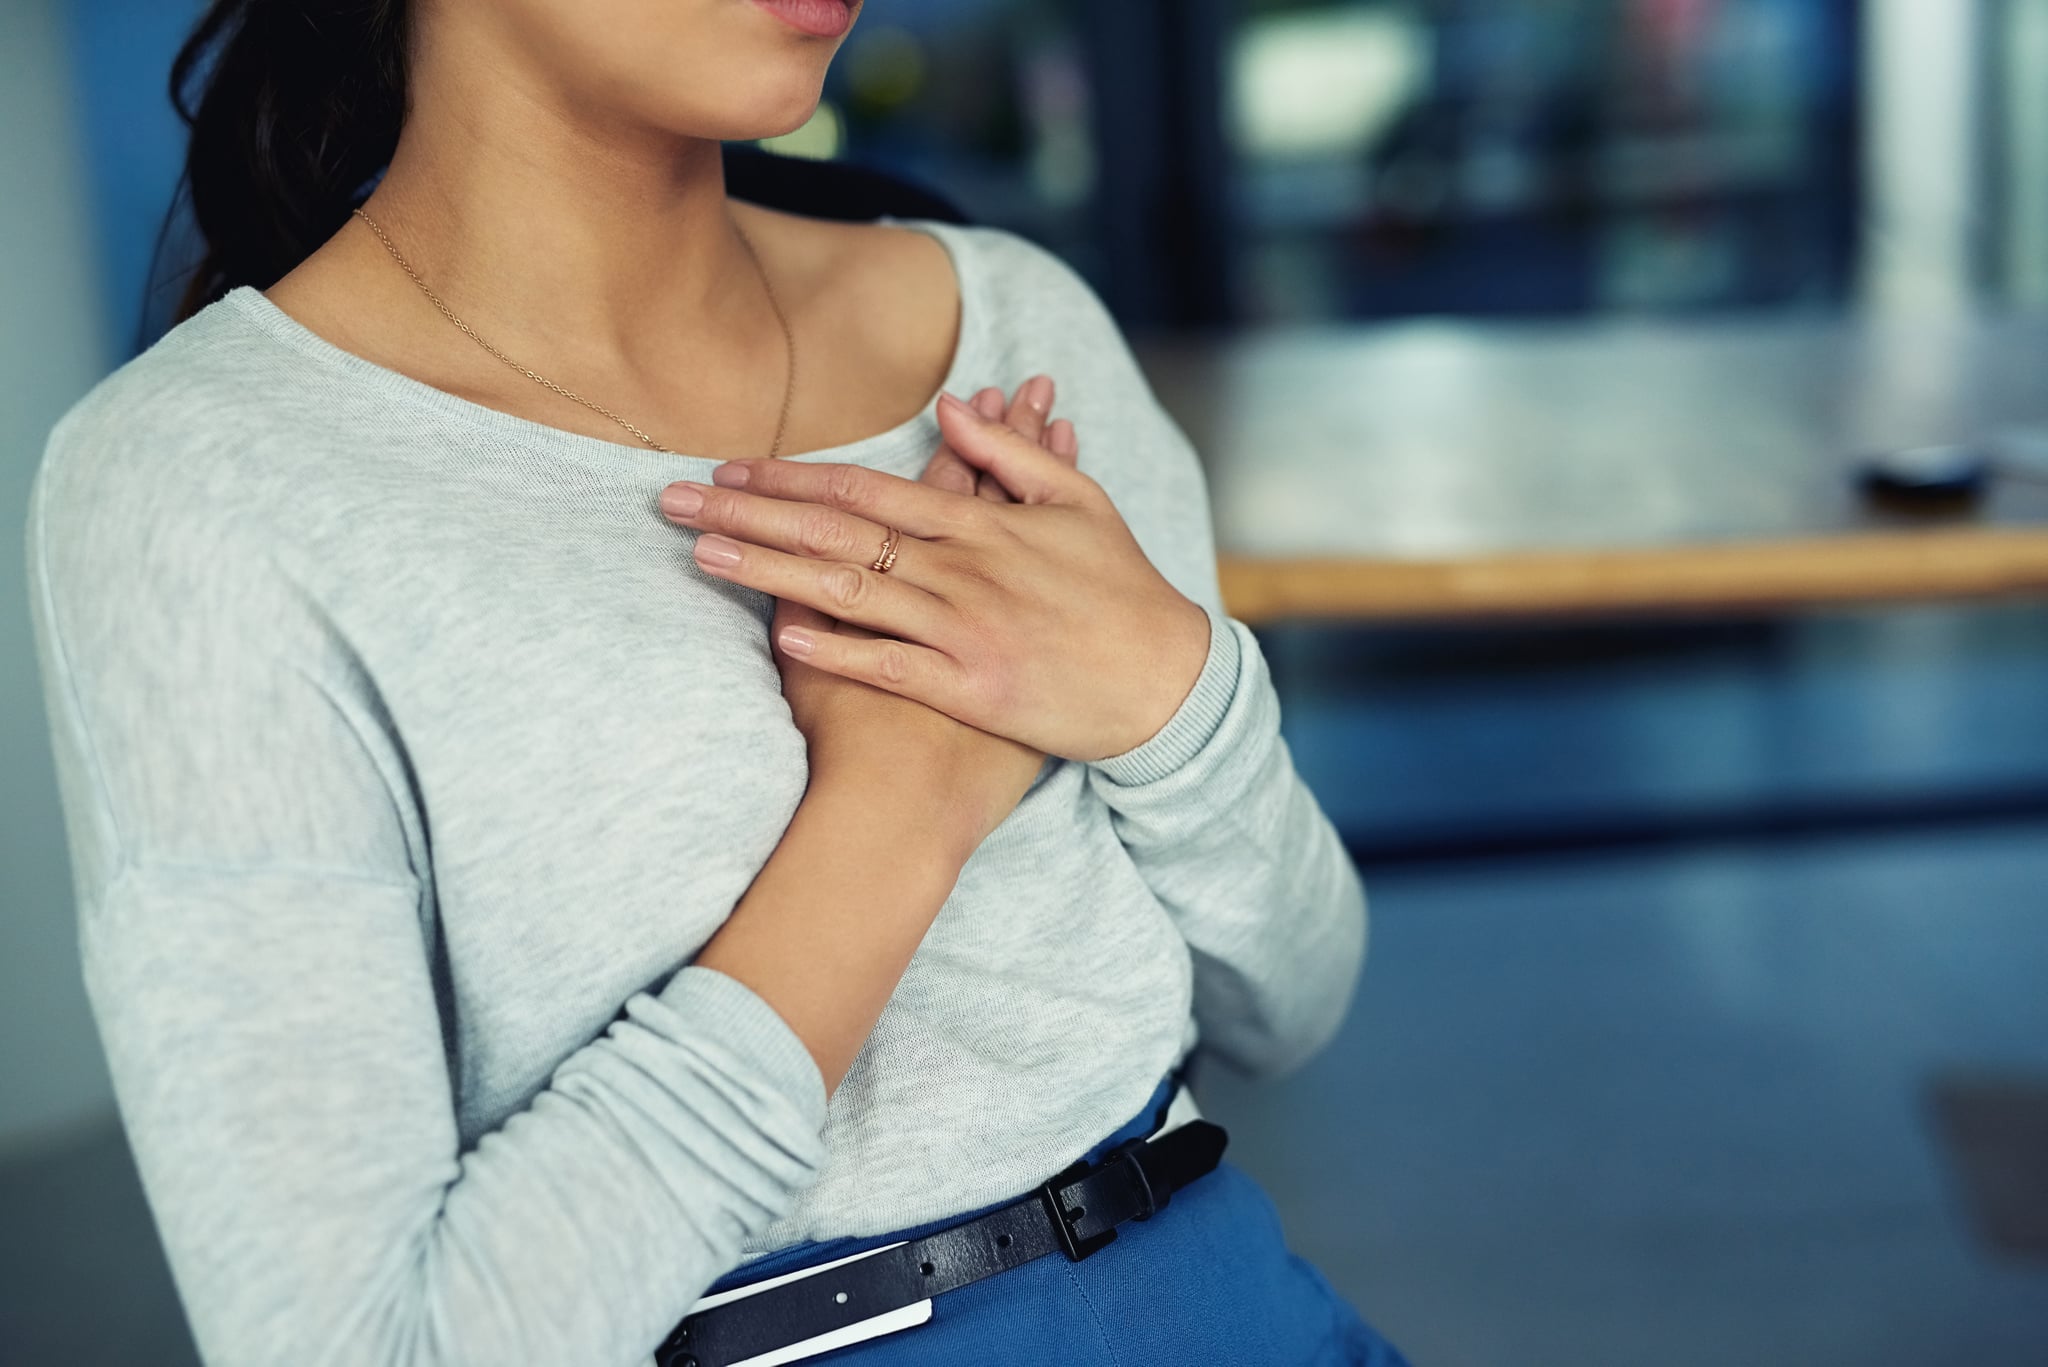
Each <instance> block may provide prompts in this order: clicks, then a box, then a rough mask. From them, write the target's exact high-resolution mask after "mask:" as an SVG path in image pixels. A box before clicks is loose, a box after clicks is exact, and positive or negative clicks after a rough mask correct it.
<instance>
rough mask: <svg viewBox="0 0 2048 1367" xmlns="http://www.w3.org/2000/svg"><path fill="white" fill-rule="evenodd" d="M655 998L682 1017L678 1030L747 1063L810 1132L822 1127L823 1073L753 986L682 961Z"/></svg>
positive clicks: (823, 1119) (763, 1085)
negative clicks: (714, 1042)
mask: <svg viewBox="0 0 2048 1367" xmlns="http://www.w3.org/2000/svg"><path fill="white" fill-rule="evenodd" d="M657 1000H659V1001H660V1002H661V1003H662V1004H663V1005H664V1006H667V1007H670V1008H672V1009H673V1010H675V1011H676V1012H677V1013H678V1014H679V1015H680V1016H681V1017H682V1018H683V1023H679V1028H680V1029H682V1030H684V1031H688V1032H690V1033H691V1034H694V1035H695V1036H696V1037H698V1038H709V1039H716V1040H717V1041H718V1043H719V1044H721V1045H723V1046H724V1047H725V1048H726V1049H728V1050H730V1051H731V1052H732V1053H733V1054H734V1055H736V1056H737V1057H739V1058H741V1059H744V1060H746V1061H747V1063H749V1064H751V1065H752V1066H753V1068H754V1069H756V1070H757V1071H756V1072H755V1073H754V1080H755V1081H756V1082H757V1083H758V1085H759V1087H760V1088H761V1089H762V1090H764V1091H766V1092H768V1093H770V1094H772V1095H775V1096H780V1097H784V1098H787V1099H788V1100H789V1101H790V1102H791V1103H792V1104H793V1105H795V1106H796V1108H797V1110H798V1112H799V1114H800V1115H801V1116H802V1117H803V1123H806V1124H808V1125H810V1126H811V1127H812V1128H813V1129H814V1130H815V1129H817V1128H820V1127H822V1126H823V1125H824V1123H825V1102H826V1099H827V1098H826V1094H825V1075H824V1074H823V1073H821V1072H819V1071H818V1062H817V1060H816V1059H814V1058H812V1057H811V1051H810V1050H809V1049H808V1048H806V1047H805V1045H804V1042H803V1040H801V1039H799V1038H798V1037H797V1033H796V1031H794V1030H792V1029H790V1028H789V1022H788V1021H785V1020H784V1019H783V1018H782V1016H781V1014H780V1013H779V1012H777V1011H776V1009H775V1008H774V1007H772V1006H770V1005H769V1004H768V1003H767V1002H766V1001H765V1000H763V999H762V997H761V995H760V994H759V993H757V992H755V991H754V989H753V988H751V987H748V986H747V985H746V984H745V983H743V982H741V981H740V980H739V979H738V978H735V977H732V976H730V975H729V974H725V973H721V972H719V971H718V970H717V969H715V968H703V967H700V966H698V965H696V964H686V965H684V966H683V967H682V968H680V969H678V970H677V971H676V973H675V975H674V976H673V977H671V978H670V979H669V980H668V982H667V983H666V984H665V985H664V986H663V987H662V989H661V994H660V996H659V998H658V999H657ZM629 1009H630V1007H629ZM672 1028H677V1027H672ZM686 1037H687V1036H686Z"/></svg>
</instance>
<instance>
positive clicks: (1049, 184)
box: [0, 0, 2048, 1367]
mask: <svg viewBox="0 0 2048 1367" xmlns="http://www.w3.org/2000/svg"><path fill="white" fill-rule="evenodd" d="M194 13H195V9H194V6H193V5H192V4H190V3H173V2H168V0H8V3H7V4H5V5H4V6H0V111H4V126H5V128H6V129H7V131H8V132H9V134H10V136H9V137H7V138H6V139H4V141H0V184H5V185H6V186H7V187H8V189H7V192H6V194H5V195H4V197H0V262H4V264H5V269H4V270H0V495H4V497H0V524H4V526H5V528H6V529H7V532H8V535H10V536H14V537H17V538H18V537H19V534H20V530H21V510H22V507H23V500H24V497H25V494H26V492H27V488H28V483H29V479H30V476H31V475H32V473H33V470H34V466H35V462H36V460H37V458H38V457H39V455H40V453H41V448H42V441H43V438H44V435H45V434H46V433H47V431H48V429H49V427H50V425H51V423H53V422H54V421H55V420H56V418H57V417H58V415H59V414H61V413H62V412H63V411H64V409H65V408H66V407H68V406H69V405H70V404H71V403H72V402H73V401H75V400H76V398H77V397H78V396H79V395H80V394H82V393H83V392H84V391H85V390H86V389H87V388H88V387H89V386H90V385H91V384H92V383H94V382H95V381H96V380H97V379H98V378H99V377H100V376H102V375H104V374H105V373H106V372H107V371H108V370H110V369H111V368H113V367H114V366H116V365H118V364H120V363H121V362H122V361H124V360H126V359H127V358H128V357H129V356H131V355H133V354H134V353H135V352H136V350H137V349H139V348H140V347H142V346H145V345H147V344H148V343H149V342H150V341H151V340H153V339H154V337H155V336H157V335H159V334H160V332H161V330H162V328H163V327H164V325H165V321H166V319H167V317H168V309H169V307H170V304H171V303H172V301H173V299H174V297H175V293H176V290H175V282H174V283H173V284H171V285H162V286H160V287H159V288H158V289H157V290H155V291H154V292H152V291H151V290H150V288H149V281H150V262H151V256H152V249H153V246H154V244H155V239H156V234H157V228H158V224H159V222H160V220H161V217H162V214H163V210H164V208H165V206H166V205H167V204H168V203H169V202H170V198H171V194H172V190H173V186H174V183H175V180H176V176H177V169H178V158H179V155H180V150H181V141H180V136H179V135H180V131H181V130H180V127H179V125H178V124H177V123H176V121H175V119H174V118H173V116H172V115H171V112H170V109H169V105H168V102H167V99H166V97H165V92H164V84H165V77H166V73H167V70H168V66H169V61H170V57H171V54H172V52H173V50H174V48H175V46H176V44H177V42H178V41H179V39H180V38H181V36H182V34H183V32H184V30H185V28H186V27H187V26H188V25H189V23H190V21H191V19H192V18H193V16H194ZM772 150H776V151H779V152H782V153H785V154H789V155H794V156H798V157H804V158H815V159H826V160H831V159H838V160H846V161H852V162H856V163H859V164H861V165H864V166H868V167H874V168H878V169H881V170H884V171H886V172H888V173H890V174H892V175H894V176H898V177H902V178H905V179H908V180H911V181H914V182H916V183H918V184H920V185H923V186H926V187H929V188H931V189H933V190H936V191H937V192H939V193H940V194H942V195H944V196H945V197H947V198H948V199H950V200H951V201H952V202H954V203H955V204H957V205H958V206H959V208H960V209H961V210H962V212H963V213H964V214H966V215H967V216H968V217H970V218H972V219H974V220H976V221H979V222H985V223H991V224H996V225H999V226H1003V227H1007V228H1011V229H1013V230H1015V231H1018V232H1020V233H1023V234H1026V235H1028V236H1030V237H1032V238H1034V239H1036V240H1038V241H1040V242H1043V243H1044V244H1046V245H1047V246H1049V247H1052V248H1053V249H1055V250H1057V251H1058V252H1060V253H1061V254H1062V255H1064V256H1065V257H1066V258H1067V259H1068V260H1069V261H1071V262H1072V263H1073V264H1074V265H1075V266H1076V267H1077V268H1078V269H1079V270H1081V271H1082V273H1083V274H1084V275H1086V276H1087V277H1088V278H1089V279H1090V280H1091V281H1092V282H1093V283H1094V285H1095V286H1096V288H1097V289H1098V290H1099V291H1100V293H1101V294H1102V296H1103V297H1104V298H1105V299H1106V300H1107V301H1108V302H1109V303H1110V305H1111V307H1112V308H1113V309H1114V311H1115V312H1116V313H1117V315H1118V317H1119V318H1120V319H1121V320H1122V322H1123V323H1124V325H1125V327H1126V328H1127V330H1128V331H1129V333H1130V335H1131V336H1132V338H1133V340H1134V342H1136V343H1137V345H1138V347H1139V350H1140V354H1141V358H1142V359H1143V360H1144V361H1145V363H1146V365H1147V369H1148V372H1149V373H1150V374H1151V375H1152V377H1153V379H1154V382H1155V385H1156V386H1157V388H1158V390H1159V392H1160V394H1161V397H1162V399H1164V400H1165V401H1166V402H1167V404H1168V407H1169V408H1170V409H1171V410H1172V411H1173V412H1174V414H1175V416H1176V417H1177V418H1178V419H1179V420H1180V421H1181V422H1182V423H1183V425H1184V426H1185V427H1186V428H1187V430H1188V432H1189V434H1190V436H1191V437H1192V438H1193V439H1194V440H1195V442H1196V445H1197V447H1198V449H1199V450H1200V451H1201V452H1202V455H1203V457H1204V460H1205V462H1207V464H1208V466H1209V469H1210V476H1211V486H1212V490H1213V492H1214V495H1215V501H1216V507H1215V516H1216V521H1217V526H1218V534H1219V545H1220V548H1221V550H1222V553H1223V556H1224V561H1225V566H1224V568H1225V582H1226V587H1227V591H1228V592H1229V594H1230V596H1231V600H1232V610H1233V612H1234V613H1236V614H1237V615H1239V616H1241V617H1243V618H1245V620H1247V621H1251V622H1253V623H1254V625H1256V626H1257V628H1258V629H1259V631H1260V633H1261V637H1262V640H1263V641H1264V643H1265V646H1266V650H1267V654H1268V656H1269V658H1270V659H1271V661H1272V663H1273V667H1274V671H1275V676H1276V680H1277V682H1278V684H1279V687H1280V689H1281V692H1282V697H1283V705H1284V710H1285V717H1286V722H1285V725H1286V733H1287V736H1288V739H1289V742H1290V745H1291V747H1292V749H1293V753H1294V757H1295V760H1296V763H1297V765H1298V766H1299V767H1300V769H1301V771H1302V772H1303V774H1304V776H1305V777H1306V778H1307V779H1308V781H1309V782H1310V783H1311V785H1312V786H1313V787H1314V788H1315V789H1316V791H1317V793H1318V795H1319V797H1320V798H1321V799H1322V801H1323V803H1324V806H1325V807H1326V809H1327V810H1328V811H1329V812H1330V813H1331V815H1332V817H1333V819H1335V820H1336V821H1337V823H1338V825H1339V826H1340V828H1341V829H1342V831H1343V832H1344V834H1345V837H1346V839H1347V841H1348V842H1349V844H1350V846H1351V848H1352V850H1353V852H1354V854H1355V855H1356V857H1357V858H1358V860H1359V861H1360V863H1361V866H1362V867H1363V869H1364V871H1365V874H1366V879H1367V886H1368V890H1369V892H1370V894H1371V896H1372V904H1373V914H1374V918H1375V919H1374V928H1373V945H1372V951H1371V959H1370V962H1369V965H1368V968H1367V972H1366V976H1365V979H1364V983H1363V987H1362V990H1361V993H1360V996H1359V998H1358V1002H1357V1005H1356V1007H1355V1008H1354V1010H1353V1012H1352V1016H1351V1019H1350V1020H1349V1021H1348V1023H1347V1024H1346V1026H1345V1028H1344V1031H1343V1033H1342V1034H1341V1036H1340V1037H1339V1039H1338V1040H1337V1042H1336V1043H1335V1044H1334V1045H1333V1046H1332V1047H1331V1048H1330V1049H1329V1050H1328V1051H1326V1052H1325V1053H1324V1054H1323V1055H1322V1056H1320V1057H1319V1058H1318V1059H1317V1060H1316V1061H1315V1062H1314V1063H1312V1064H1311V1065H1310V1066H1309V1067H1308V1068H1306V1069H1305V1070H1304V1071H1303V1072H1301V1073H1299V1074H1297V1075H1296V1076H1294V1077H1292V1078H1289V1079H1286V1080H1284V1081H1282V1082H1280V1083H1277V1084H1265V1085H1258V1086H1252V1085H1247V1084H1245V1083H1244V1082H1242V1081H1241V1080H1239V1079H1234V1078H1232V1077H1230V1076H1228V1075H1227V1074H1225V1073H1222V1072H1220V1071H1217V1072H1213V1073H1211V1074H1210V1075H1208V1076H1205V1077H1204V1078H1203V1080H1202V1088H1201V1093H1202V1096H1203V1099H1204V1102H1205V1105H1206V1106H1207V1108H1208V1109H1210V1110H1211V1111H1213V1112H1215V1113H1216V1114H1217V1115H1218V1117H1219V1118H1221V1119H1222V1120H1223V1121H1224V1123H1226V1124H1227V1125H1228V1126H1229V1127H1230V1129H1231V1133H1232V1136H1233V1140H1232V1154H1233V1157H1235V1158H1236V1159H1237V1160H1238V1161H1239V1162H1240V1163H1242V1164H1243V1165H1244V1166H1246V1167H1247V1168H1249V1169H1251V1170H1252V1171H1254V1172H1255V1173H1256V1174H1257V1175H1258V1176H1259V1177H1260V1178H1261V1179H1263V1180H1264V1181H1265V1182H1266V1183H1267V1185H1268V1186H1269V1188H1270V1189H1271V1190H1272V1191H1273V1192H1274V1193H1275V1196H1276V1199H1278V1200H1279V1201H1280V1203H1281V1207H1282V1213H1283V1216H1284V1218H1285V1221H1286V1224H1287V1229H1288V1232H1289V1235H1290V1239H1291V1241H1292V1243H1293V1245H1294V1246H1295V1248H1296V1249H1297V1250H1298V1251H1299V1252H1301V1253H1303V1254H1304V1255H1306V1256H1307V1257H1309V1258H1310V1259H1312V1260H1313V1261H1315V1262H1316V1263H1317V1264H1318V1265H1320V1266H1321V1267H1323V1268H1325V1269H1326V1270H1327V1271H1328V1272H1329V1274H1330V1276H1331V1278H1332V1280H1333V1281H1334V1282H1335V1283H1336V1284H1337V1285H1338V1287H1339V1288H1340V1289H1341V1290H1342V1291H1343V1292H1344V1293H1345V1294H1346V1295H1347V1296H1349V1297H1350V1298H1351V1299H1353V1300H1354V1301H1355V1302H1356V1303H1357V1304H1358V1305H1359V1306H1360V1307H1361V1308H1362V1309H1363V1310H1364V1312H1365V1313H1366V1314H1367V1316H1368V1317H1369V1318H1370V1319H1372V1320H1373V1321H1374V1322H1375V1323H1376V1324H1378V1325H1379V1327H1380V1328H1381V1329H1383V1330H1384V1331H1385V1332H1386V1333H1387V1334H1388V1335H1389V1336H1390V1337H1391V1338H1392V1339H1393V1340H1394V1341H1395V1342H1397V1343H1399V1344H1401V1345H1402V1346H1403V1347H1404V1348H1405V1350H1406V1351H1407V1352H1408V1354H1409V1355H1410V1356H1411V1357H1412V1358H1413V1359H1414V1361H1415V1362H1416V1363H1417V1364H1418V1367H1423V1365H1424V1364H1432V1365H1434V1367H1455V1365H1460V1364H1494V1363H1500V1364H1507V1363H1513V1364H1516V1365H1517V1367H1532V1365H1534V1364H1553V1363H1554V1364H1586V1363H1630V1364H1633V1363H1658V1364H1691V1363H1699V1364H1708V1363H1714V1364H1720V1363H1727V1362H1738V1361H1739V1362H1743V1363H1745V1364H1779V1363H1783V1364H1800V1365H1801V1367H1811V1365H1812V1364H1834V1363H1843V1364H1848V1363H1856V1364H1863V1363H1870V1364H1889V1363H1899V1364H1905V1363H1912V1364H1916V1365H1918V1364H1926V1363H1951V1362H1952V1363H1970V1364H2044V1363H2048V839H2044V836H2048V610H2044V599H2048V465H2044V463H2043V453H2044V451H2048V0H1349V2H1344V3H1312V2H1307V0H1296V2H1289V0H1117V3H1115V4H1097V5H1084V4H1081V3H1080V2H1079V0H1068V2H1062V0H944V2H943V3H942V2H941V0H870V3H869V5H868V7H867V11H866V13H865V14H864V15H863V17H862V19H861V21H860V24H859V26H858V27H857V29H856V31H855V33H854V35H853V36H852V37H851V38H850V39H849V41H848V44H847V46H846V48H845V50H844V52H843V54H842V56H841V58H840V60H839V61H838V63H837V64H836V66H835V68H834V70H833V74H832V77H831V80H830V82H829V85H828V88H827V92H826V99H825V102H824V104H823V105H822V106H821V107H820V109H819V111H818V114H817V116H816V117H815V118H814V119H813V120H812V121H811V122H810V123H809V124H808V125H807V126H806V127H805V128H803V129H801V130H799V131H798V132H795V133H792V134H790V135H788V136H787V137H785V138H780V139H775V140H773V143H772ZM171 245H172V249H173V250H175V247H176V239H175V238H174V239H173V242H172V244H171ZM82 304H83V305H86V306H85V307H81V305H82ZM1930 447H1932V448H1937V449H1935V450H1934V451H1933V453H1932V454H1929V453H1928V448H1930ZM1898 452H1914V453H1918V454H1917V455H1915V456H1913V457H1911V458H1910V459H1906V460H1905V461H1904V467H1903V468H1905V469H1906V472H1907V476H1910V477H1901V478H1900V479H1895V480H1893V481H1892V482H1891V485H1890V486H1888V487H1883V488H1876V487H1874V486H1872V485H1870V484H1869V483H1868V482H1867V481H1866V480H1865V478H1864V477H1865V475H1866V473H1867V470H1868V468H1869V467H1868V466H1867V464H1866V462H1867V461H1868V460H1869V459H1870V458H1871V457H1873V456H1893V455H1895V453H1898ZM1898 464H1899V461H1898V460H1897V459H1894V461H1893V465H1894V466H1897V465H1898ZM1930 472H1931V473H1930ZM13 544H15V545H16V546H19V545H20V544H21V543H20V541H19V540H18V539H17V540H15V541H14V543H13ZM19 561H20V557H19V555H18V554H17V555H16V556H13V557H11V558H0V793H4V796H5V801H6V804H7V806H6V812H7V816H8V820H6V821H5V822H0V861H4V864H0V887H4V894H0V896H4V905H0V1361H5V1362H8V1363H16V1362H19V1363H44V1362H50V1363H56V1362H64V1363H100V1362H107V1363H113V1362H134V1361H147V1362H150V1363H154V1364H175V1363H179V1362H189V1361H192V1360H193V1357H192V1352H191V1347H190V1341H189V1337H188V1336H187V1335H186V1333H185V1330H184V1327H183V1323H182V1319H181V1316H180V1314H179V1311H178V1308H177V1303H176V1299H175V1295H174V1293H173V1291H172V1289H171V1287H170V1284H169V1281H168V1277H167V1274H166V1273H165V1270H164V1268H163V1264H162V1258H161V1254H160V1252H159V1251H158V1249H157V1246H156V1244H155V1241H154V1233H153V1231H152V1229H151V1226H150V1224H149V1221H148V1215H147V1211H146V1208H145V1207H144V1206H143V1204H142V1201H141V1196H140V1192H139V1189H138V1187H137V1186H136V1181H135V1178H134V1175H133V1172H132V1169H131V1168H130V1166H129V1164H128V1159H127V1155H126V1151H125V1148H124V1146H123V1144H122V1141H121V1137H120V1132H119V1129H118V1124H117V1122H116V1120H115V1119H114V1116H113V1111H112V1101H111V1096H110V1093H109V1090H108V1085H107V1081H106V1076H105V1073H104V1070H103V1067H102V1065H101V1063H100V1061H99V1056H98V1046H97V1042H96V1040H95V1038H94V1035H93V1031H92V1025H91V1021H90V1018H89V1016H88V1014H87V1012H86V1008H85V1003H84V998H83V992H82V989H81V988H80V985H79V981H78V969H77V961H76V942H75V927H74V922H73V920H72V915H73V912H72V905H71V901H70V896H71V894H70V887H69V873H68V867H67V864H66V859H65V852H64V845H63V830H62V825H61V818H60V815H59V812H58V808H57V805H56V791H55V785H54V779H53V777H52V775H51V772H50V760H49V753H48V746H47V739H46V736H45V734H44V731H43V726H44V722H43V712H42V706H41V701H40V698H39V695H38V692H37V689H38V684H37V679H36V672H35V664H34V658H33V654H32V650H31V644H30V634H29V624H28V616H27V604H26V601H25V595H24V593H23V591H22V588H21V583H20V575H21V565H20V563H19ZM7 585H12V586H13V587H12V588H11V589H8V588H7V587H6V586H7ZM1249 1351H1250V1350H1248V1353H1249ZM1246 1360H1247V1361H1252V1360H1255V1358H1254V1357H1253V1356H1249V1355H1248V1357H1247V1359H1246Z"/></svg>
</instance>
